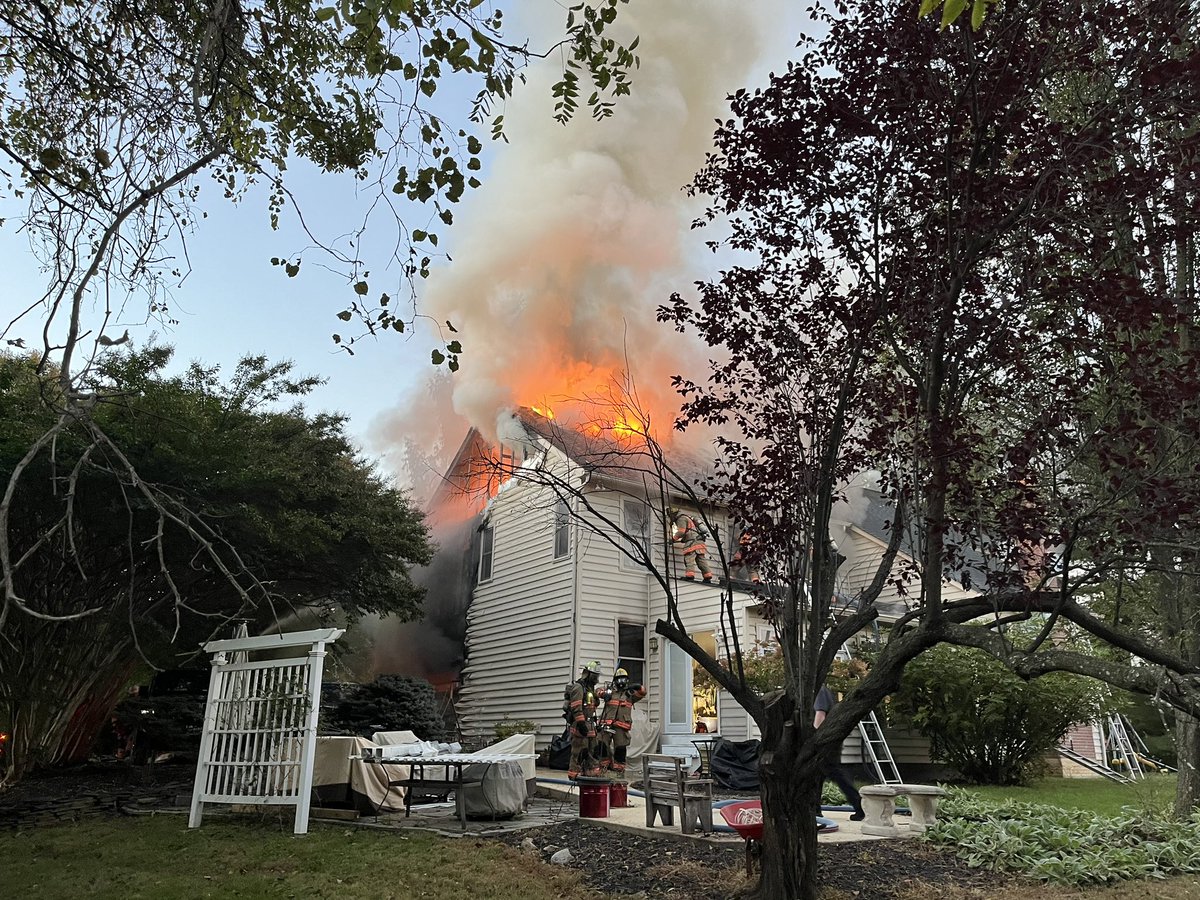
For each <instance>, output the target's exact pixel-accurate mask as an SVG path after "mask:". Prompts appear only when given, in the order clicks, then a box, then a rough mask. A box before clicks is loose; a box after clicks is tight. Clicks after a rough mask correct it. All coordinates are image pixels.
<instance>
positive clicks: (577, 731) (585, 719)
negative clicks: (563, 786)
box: [563, 660, 601, 780]
mask: <svg viewBox="0 0 1200 900" xmlns="http://www.w3.org/2000/svg"><path fill="white" fill-rule="evenodd" d="M599 680H600V663H599V662H598V661H597V660H592V661H591V662H589V663H586V664H585V665H584V667H583V671H582V673H581V674H580V676H579V678H578V679H577V680H575V681H572V682H571V683H570V684H568V685H567V687H566V690H564V691H563V697H564V700H563V718H564V719H566V720H567V724H568V725H569V726H570V728H571V763H570V765H569V767H568V768H567V777H568V778H570V779H572V780H574V779H576V778H578V777H579V776H580V775H584V776H589V777H596V776H598V775H600V774H601V768H600V757H599V749H600V748H599V747H598V746H597V744H598V742H597V740H596V704H597V699H596V682H597V681H599Z"/></svg>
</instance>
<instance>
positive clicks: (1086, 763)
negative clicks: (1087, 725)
mask: <svg viewBox="0 0 1200 900" xmlns="http://www.w3.org/2000/svg"><path fill="white" fill-rule="evenodd" d="M1057 750H1058V752H1059V754H1060V755H1062V756H1065V757H1066V758H1067V759H1069V760H1071V762H1073V763H1076V764H1078V765H1081V766H1083V767H1084V768H1085V769H1087V770H1088V771H1089V772H1095V773H1096V774H1097V775H1103V776H1104V777H1105V778H1107V779H1108V780H1109V781H1119V782H1121V783H1122V784H1128V783H1129V782H1130V780H1131V779H1129V778H1126V777H1125V776H1124V775H1122V774H1120V773H1119V772H1114V771H1113V770H1112V769H1110V768H1109V767H1108V766H1106V765H1104V764H1103V763H1098V762H1096V760H1094V759H1092V758H1091V757H1089V756H1084V755H1083V754H1082V753H1076V752H1075V751H1074V750H1072V749H1071V748H1070V747H1066V746H1060V747H1058V748H1057Z"/></svg>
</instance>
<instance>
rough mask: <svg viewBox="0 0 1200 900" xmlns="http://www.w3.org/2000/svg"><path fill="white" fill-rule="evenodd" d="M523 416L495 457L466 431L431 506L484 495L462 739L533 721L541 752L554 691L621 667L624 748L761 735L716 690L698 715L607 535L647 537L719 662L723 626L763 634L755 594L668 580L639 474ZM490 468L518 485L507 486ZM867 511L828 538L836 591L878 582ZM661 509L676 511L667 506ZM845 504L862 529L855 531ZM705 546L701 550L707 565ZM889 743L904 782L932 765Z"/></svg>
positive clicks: (884, 601)
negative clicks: (628, 705) (629, 727)
mask: <svg viewBox="0 0 1200 900" xmlns="http://www.w3.org/2000/svg"><path fill="white" fill-rule="evenodd" d="M518 421H519V422H520V423H521V424H522V425H523V426H524V429H523V433H519V434H517V435H516V436H515V437H513V438H512V440H511V443H509V444H504V443H502V444H501V446H500V448H499V449H497V448H495V447H489V446H488V444H487V443H486V442H485V441H483V440H482V438H481V437H480V436H479V435H478V433H475V432H472V434H471V435H469V436H468V438H467V440H466V441H465V442H464V444H463V448H462V449H461V450H460V452H459V454H458V457H457V458H456V460H455V462H454V464H453V466H452V468H451V471H450V472H449V473H448V476H447V478H446V482H445V483H446V490H445V491H444V492H443V495H442V500H443V501H446V500H447V499H449V498H451V497H452V496H454V495H456V494H459V495H463V496H466V497H467V498H476V499H478V498H480V497H486V498H487V500H486V503H482V502H479V503H478V504H477V507H476V509H477V510H478V511H476V512H475V513H474V516H475V518H474V519H472V521H473V522H475V523H477V524H476V525H475V527H474V537H473V541H472V542H471V550H470V552H471V553H472V554H473V555H474V558H475V563H476V566H475V572H476V576H477V577H476V580H475V583H474V585H473V586H472V588H471V590H472V597H471V601H470V604H469V606H468V608H467V623H466V661H465V664H464V667H463V670H462V675H461V679H460V686H459V691H458V697H457V702H456V709H457V712H458V717H459V725H460V729H461V731H462V734H463V736H464V738H466V739H469V740H478V741H481V742H485V741H488V740H490V739H491V738H492V737H493V735H494V729H495V727H496V725H497V724H499V723H502V722H504V721H506V720H507V721H521V720H531V721H533V722H534V723H535V725H536V726H537V743H538V748H539V749H542V748H544V747H546V746H547V745H548V744H549V742H550V741H551V740H552V739H553V738H554V737H555V736H557V735H558V734H560V733H561V732H562V731H563V728H564V724H565V723H564V722H563V720H562V717H561V707H562V699H563V688H564V687H565V686H566V685H567V684H568V683H569V682H570V681H572V680H573V679H574V678H575V677H577V675H578V672H579V670H580V668H581V666H582V665H583V663H584V662H586V661H587V660H591V659H598V660H600V661H601V663H602V664H603V666H604V669H603V672H602V676H601V683H604V682H606V681H607V679H608V678H609V677H611V674H612V672H613V670H614V669H615V668H616V667H617V666H624V667H625V668H626V669H628V670H629V672H630V674H631V678H632V679H633V680H635V681H642V682H644V683H645V684H646V686H647V688H648V694H647V696H646V698H645V699H644V700H643V701H641V702H640V703H639V704H638V706H637V712H638V716H637V718H636V719H635V735H634V747H635V748H637V747H639V745H641V746H648V747H651V749H658V748H660V749H661V750H662V751H663V752H668V753H675V754H678V755H689V756H693V757H695V756H696V749H695V747H694V745H693V744H692V740H693V739H694V738H695V737H696V734H695V730H696V724H697V721H698V720H701V719H702V720H704V722H705V724H706V725H707V726H708V728H709V731H710V732H714V731H715V732H717V733H719V734H720V735H721V736H723V737H725V738H728V739H730V740H735V741H737V740H746V739H749V738H755V737H757V736H758V732H757V729H756V727H755V725H754V723H753V720H751V719H750V717H749V715H748V714H747V713H746V712H745V710H743V709H742V708H741V707H740V706H739V705H738V704H737V703H736V702H734V700H733V698H732V697H730V696H729V695H728V694H726V693H725V692H723V691H722V692H719V693H718V695H717V697H716V698H715V704H713V708H712V709H704V708H703V707H704V705H705V703H706V699H705V698H701V697H697V696H696V695H695V694H694V692H693V663H692V661H691V659H690V658H689V657H688V656H687V655H686V654H685V653H684V652H683V651H682V650H680V649H679V648H678V647H676V646H674V645H672V644H671V643H670V642H668V641H666V640H664V639H662V638H660V637H659V636H657V635H655V634H654V633H653V628H654V623H655V622H656V621H657V620H658V619H660V618H665V617H666V598H665V595H664V591H663V589H662V586H661V585H660V584H659V583H658V582H657V581H656V580H655V578H654V577H653V576H652V575H651V574H650V573H648V572H647V570H646V569H645V568H644V567H643V566H641V565H638V564H637V563H635V562H634V561H633V560H631V559H629V558H628V557H627V556H625V554H623V553H622V552H621V551H620V550H619V549H618V547H617V546H615V545H614V543H613V541H612V540H610V539H609V538H608V537H606V536H605V535H611V534H615V533H616V528H615V527H614V526H619V527H620V529H621V530H622V531H624V532H626V533H627V534H634V535H641V536H642V538H643V539H644V540H645V542H646V544H645V546H647V547H649V548H650V550H651V552H652V553H653V554H654V558H655V561H656V565H657V568H658V569H659V571H661V572H668V573H671V578H672V581H673V590H674V592H675V594H676V596H677V598H678V603H679V607H680V611H681V613H682V616H683V619H684V621H685V622H686V623H687V624H688V626H689V633H690V634H691V636H692V638H693V639H694V640H695V641H696V642H697V643H699V644H701V645H703V646H706V647H707V648H708V649H710V650H718V651H719V648H720V646H721V644H720V642H722V641H723V631H722V629H723V628H724V629H727V630H736V632H737V635H738V639H739V641H740V642H741V646H742V647H747V646H748V645H749V644H751V643H753V642H754V641H755V640H759V639H765V638H768V637H769V636H770V635H771V626H770V624H769V623H768V622H767V621H766V620H764V619H763V618H762V617H761V616H760V615H759V614H758V611H757V610H758V608H759V606H758V602H759V598H758V597H757V596H756V595H755V594H754V593H753V591H752V590H751V586H750V585H749V584H748V583H744V582H733V583H732V584H729V585H724V586H722V585H720V584H718V583H714V584H704V583H702V582H690V581H687V580H684V579H683V578H682V577H679V576H680V574H681V571H682V566H681V565H680V560H679V559H678V557H677V555H676V554H675V553H674V552H673V550H672V548H671V547H670V545H669V542H668V541H667V539H666V537H667V536H666V534H665V529H664V525H663V524H662V512H661V510H662V509H663V507H664V506H665V504H664V502H663V499H662V496H661V493H660V491H659V489H658V487H657V482H656V481H655V480H654V479H653V478H650V477H647V473H646V472H644V471H640V470H639V469H638V468H637V467H636V466H630V467H625V468H622V467H619V466H609V467H605V466H595V465H584V464H582V463H581V462H580V461H579V458H578V457H581V456H583V455H584V454H583V453H572V450H573V449H578V448H579V447H580V446H581V445H580V444H578V443H577V444H576V445H575V446H574V447H572V446H571V445H570V439H569V438H568V439H567V440H566V441H564V440H562V439H561V434H565V433H566V430H565V429H563V430H561V432H560V431H559V430H555V431H554V432H553V436H552V437H547V436H546V435H547V433H548V431H547V429H545V428H544V427H543V428H539V427H537V426H538V424H539V423H538V422H537V421H536V420H535V419H534V417H533V414H532V413H528V412H523V413H522V414H521V419H520V420H518ZM579 440H580V441H586V438H582V437H581V438H579ZM480 460H490V462H488V463H480ZM497 462H500V463H501V466H500V467H499V468H498V467H497ZM522 467H525V471H524V477H523V472H522ZM498 471H503V472H505V473H507V472H512V473H515V474H513V475H512V477H503V476H498ZM534 471H550V472H553V473H554V475H555V478H557V479H562V480H563V481H564V483H569V484H570V485H571V486H572V487H573V488H574V489H575V491H574V492H565V493H564V492H556V491H555V489H554V488H553V487H551V486H550V485H549V484H547V483H546V482H545V480H544V479H542V478H539V477H533V476H532V475H531V473H533V472H534ZM867 500H868V502H867V503H865V505H864V504H859V505H858V506H857V507H849V506H848V507H846V509H845V512H846V516H845V517H844V518H843V519H842V520H840V521H837V522H836V523H835V525H834V528H833V532H834V533H833V535H832V537H833V538H834V540H835V541H836V542H837V543H838V546H839V549H840V551H841V553H842V554H843V555H844V556H846V557H847V559H846V561H845V562H844V563H843V564H842V567H841V569H840V572H839V576H840V580H841V582H843V584H841V585H839V588H840V593H843V594H845V595H846V596H853V595H854V594H855V593H857V590H858V589H860V588H861V587H863V586H865V584H866V583H867V582H868V581H869V580H870V578H871V577H873V575H874V567H875V566H876V565H877V564H878V561H879V559H880V558H881V554H882V552H883V549H884V547H885V546H886V544H885V540H884V539H883V537H882V536H881V534H882V528H881V527H880V526H881V525H882V523H881V522H879V523H877V522H874V521H873V520H872V516H875V517H876V518H878V517H879V516H880V515H883V514H885V513H886V510H884V508H883V505H882V503H880V502H878V501H875V502H870V501H871V498H870V497H869V496H868V497H867ZM670 502H672V503H675V504H677V505H679V506H681V508H684V509H687V505H686V504H684V503H681V502H679V501H678V500H677V499H675V498H672V500H671V501H670ZM479 507H482V508H481V509H479ZM852 509H856V510H857V511H856V517H857V518H858V519H860V521H857V522H852V521H850V513H851V511H852ZM708 518H709V520H710V521H711V522H713V523H714V525H715V526H716V527H719V528H721V529H722V531H723V533H724V534H725V535H726V547H731V546H735V545H736V541H735V540H734V541H730V540H728V535H729V532H730V530H731V528H732V523H729V522H728V521H727V519H726V517H723V516H722V514H721V513H720V512H716V513H714V512H712V511H710V512H709V514H708ZM614 539H616V538H614ZM712 547H713V544H712V541H711V540H710V555H711V549H712ZM727 552H728V550H727ZM718 568H719V567H718V566H716V565H714V569H718ZM860 582H861V583H860ZM947 590H948V591H950V596H953V595H954V593H956V592H958V593H961V595H962V596H966V595H967V594H968V592H967V591H965V590H964V589H963V588H962V586H961V585H957V584H954V583H950V584H948V585H947ZM722 591H731V592H732V599H733V610H734V614H733V620H732V621H731V622H726V623H724V625H723V624H722V621H721V604H720V600H721V595H722ZM889 591H890V593H889V594H888V595H887V596H885V597H881V598H880V605H881V608H882V609H883V610H884V618H885V620H886V619H894V617H895V616H896V615H898V614H900V613H902V612H903V610H904V609H905V606H904V598H903V597H902V596H900V595H898V594H897V593H896V592H895V589H894V588H891V589H889ZM717 655H720V653H719V652H718V653H717ZM714 712H715V715H712V714H711V713H714ZM888 739H889V742H890V743H891V746H892V752H893V755H894V756H895V758H896V761H897V762H898V763H899V765H900V767H901V771H902V772H904V771H906V769H905V767H906V766H922V767H924V766H927V765H928V763H929V758H928V744H927V742H926V741H925V740H924V739H923V738H921V737H920V736H919V735H915V734H910V733H900V734H894V733H891V732H889V733H888ZM843 761H844V762H847V763H857V762H861V761H862V755H861V750H860V746H859V743H858V738H857V736H856V735H855V736H852V737H851V738H850V739H849V740H847V741H846V743H845V747H844V751H843Z"/></svg>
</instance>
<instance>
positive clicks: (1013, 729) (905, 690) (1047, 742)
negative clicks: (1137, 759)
mask: <svg viewBox="0 0 1200 900" xmlns="http://www.w3.org/2000/svg"><path fill="white" fill-rule="evenodd" d="M1111 693H1112V692H1111V691H1108V690H1107V689H1106V688H1105V686H1104V685H1103V684H1102V683H1100V682H1098V681H1094V680H1092V679H1090V678H1083V677H1080V676H1078V675H1070V674H1066V673H1062V672H1056V673H1051V674H1049V675H1045V676H1043V677H1042V678H1035V679H1032V680H1030V681H1026V680H1024V679H1022V678H1019V677H1018V676H1017V675H1014V674H1013V673H1012V672H1011V671H1010V670H1009V669H1008V667H1007V666H1005V665H1004V663H1002V662H1000V661H999V660H997V659H996V658H995V657H993V656H989V655H988V654H986V653H984V652H982V651H980V650H975V649H971V648H963V647H953V646H949V645H944V646H940V647H935V648H933V649H932V650H927V651H926V652H925V653H923V654H921V655H920V656H918V657H917V658H916V659H915V660H913V661H912V662H911V663H909V664H908V665H907V666H906V667H905V669H904V675H903V678H902V680H901V682H900V691H899V692H898V694H897V695H896V697H895V699H894V701H893V702H894V703H895V704H896V706H897V708H898V709H899V710H900V711H901V712H902V713H903V714H904V715H906V716H907V717H908V719H909V721H911V722H912V724H913V725H915V726H916V727H917V729H918V730H919V731H920V732H921V733H922V734H923V735H925V736H926V737H927V738H929V741H930V753H931V755H932V756H933V758H934V759H936V760H938V761H940V762H944V763H947V764H949V765H950V766H951V767H953V768H954V769H955V770H956V771H957V772H958V773H959V774H960V775H962V777H963V778H965V779H966V780H967V781H969V782H971V783H972V784H1024V783H1025V782H1026V781H1027V780H1028V779H1029V778H1030V777H1031V776H1033V775H1035V774H1037V763H1038V761H1039V760H1040V759H1042V758H1043V757H1044V756H1046V755H1047V754H1052V753H1053V752H1054V749H1055V748H1056V747H1057V746H1058V745H1059V744H1060V743H1061V741H1062V736H1063V734H1064V733H1065V732H1066V730H1067V729H1068V728H1069V727H1070V726H1071V725H1073V724H1075V723H1078V722H1090V721H1094V720H1095V719H1097V718H1099V717H1100V716H1101V715H1103V714H1104V713H1106V712H1110V711H1112V707H1111V703H1112V696H1111Z"/></svg>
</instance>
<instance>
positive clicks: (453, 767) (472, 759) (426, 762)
mask: <svg viewBox="0 0 1200 900" xmlns="http://www.w3.org/2000/svg"><path fill="white" fill-rule="evenodd" d="M352 758H353V759H359V760H361V761H362V762H364V763H368V764H370V765H386V766H397V765H398V766H408V768H409V774H408V776H407V777H405V778H395V779H393V778H389V779H388V783H387V784H388V789H389V790H391V789H392V788H394V787H403V788H407V791H405V794H404V817H405V818H408V817H409V815H410V814H411V812H412V796H413V789H414V788H422V789H423V788H450V789H453V790H454V804H455V807H456V808H457V810H458V818H459V821H460V822H461V824H462V829H463V831H466V830H467V806H466V803H464V802H463V784H464V783H466V784H474V783H475V781H474V780H472V781H469V782H468V781H464V779H463V768H464V767H466V766H473V765H485V766H493V765H496V764H497V763H506V762H521V761H522V760H526V759H533V758H534V756H533V755H532V754H529V753H441V754H439V755H437V756H388V757H386V758H383V757H378V756H375V755H371V756H367V755H363V756H356V757H352ZM426 769H433V770H438V769H440V770H441V772H440V773H438V772H436V771H435V772H433V773H430V774H426V771H425V770H426ZM451 773H453V774H451Z"/></svg>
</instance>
